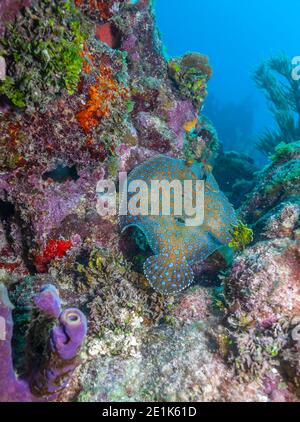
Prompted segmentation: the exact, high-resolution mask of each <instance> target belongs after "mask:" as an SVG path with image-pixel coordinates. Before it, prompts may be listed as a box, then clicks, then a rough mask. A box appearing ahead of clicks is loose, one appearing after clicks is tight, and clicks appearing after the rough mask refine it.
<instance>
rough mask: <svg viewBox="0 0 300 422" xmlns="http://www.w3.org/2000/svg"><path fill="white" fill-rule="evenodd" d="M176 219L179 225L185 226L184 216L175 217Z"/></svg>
mask: <svg viewBox="0 0 300 422" xmlns="http://www.w3.org/2000/svg"><path fill="white" fill-rule="evenodd" d="M175 221H176V223H177V224H178V225H179V226H185V219H184V218H183V217H175Z"/></svg>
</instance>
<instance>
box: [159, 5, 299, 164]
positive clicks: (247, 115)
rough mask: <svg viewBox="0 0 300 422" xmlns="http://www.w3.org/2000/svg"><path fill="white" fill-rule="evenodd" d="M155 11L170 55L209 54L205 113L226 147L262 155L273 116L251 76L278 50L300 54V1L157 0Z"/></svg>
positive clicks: (290, 54)
mask: <svg viewBox="0 0 300 422" xmlns="http://www.w3.org/2000/svg"><path fill="white" fill-rule="evenodd" d="M155 9H156V16H157V23H158V27H159V29H160V32H161V37H162V40H163V42H164V44H165V47H166V51H167V53H168V54H169V55H170V56H179V55H182V54H183V53H185V52H186V51H198V52H201V53H203V54H206V55H208V56H209V58H210V62H211V64H212V66H213V70H214V75H213V78H212V80H211V81H210V83H209V96H208V98H207V101H206V106H205V109H204V113H205V114H207V116H208V117H210V118H211V120H213V122H214V124H215V126H216V128H217V130H218V132H219V135H220V138H221V139H222V141H223V142H224V144H225V147H226V148H227V149H236V150H241V151H247V152H249V153H250V154H252V155H255V156H256V158H258V159H259V158H260V156H259V154H258V153H257V151H256V148H255V138H256V135H257V134H258V133H260V132H261V131H262V130H263V129H264V128H265V127H268V128H270V127H272V125H273V120H272V118H271V116H270V113H269V111H268V108H267V104H266V100H265V97H264V96H263V94H262V93H261V92H260V91H259V90H258V89H257V87H256V86H255V84H254V82H253V81H252V79H251V75H252V73H253V70H254V69H255V67H256V66H257V65H259V64H260V62H261V61H262V60H264V59H267V58H269V57H270V56H272V55H274V54H277V53H280V52H285V53H287V54H288V55H289V56H291V57H294V56H299V55H300V43H299V38H300V25H299V16H300V1H299V0H210V1H207V0H185V1H182V0H156V2H155ZM233 122H236V125H234V123H233ZM237 132H239V133H238V136H237ZM243 140H244V141H243Z"/></svg>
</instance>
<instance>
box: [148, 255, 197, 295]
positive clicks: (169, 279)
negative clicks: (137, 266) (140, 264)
mask: <svg viewBox="0 0 300 422" xmlns="http://www.w3.org/2000/svg"><path fill="white" fill-rule="evenodd" d="M144 273H145V276H146V277H147V279H148V281H149V283H150V284H151V286H152V287H153V288H154V289H155V290H157V291H159V292H160V293H162V294H165V295H170V294H173V293H177V292H180V291H181V290H184V289H185V288H187V287H188V286H190V285H191V284H192V283H193V282H194V272H193V270H192V268H191V266H190V264H189V263H188V262H187V260H186V258H185V257H183V256H178V257H177V256H174V257H173V258H171V257H170V256H169V255H167V254H162V255H156V256H151V257H150V258H148V259H147V261H146V262H145V263H144Z"/></svg>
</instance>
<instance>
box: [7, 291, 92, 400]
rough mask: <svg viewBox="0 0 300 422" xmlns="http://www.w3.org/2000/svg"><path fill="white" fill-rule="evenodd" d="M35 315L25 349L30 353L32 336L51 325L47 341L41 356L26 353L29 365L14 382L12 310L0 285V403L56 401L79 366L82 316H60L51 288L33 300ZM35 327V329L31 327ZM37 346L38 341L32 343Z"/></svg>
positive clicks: (72, 311) (83, 326)
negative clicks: (23, 374)
mask: <svg viewBox="0 0 300 422" xmlns="http://www.w3.org/2000/svg"><path fill="white" fill-rule="evenodd" d="M33 302H34V304H35V307H36V308H35V309H34V311H33V316H34V315H35V314H38V316H39V317H38V318H37V320H38V322H36V323H35V322H34V321H33V323H32V328H31V330H29V334H28V335H29V338H30V337H33V338H30V341H29V342H28V348H29V349H30V348H32V349H34V347H32V346H33V345H34V341H35V339H34V336H38V335H39V333H40V332H41V331H40V330H39V329H37V328H39V327H40V326H41V324H49V322H50V321H51V322H52V328H51V327H50V328H49V330H48V331H47V330H46V333H47V336H48V339H46V345H45V348H44V353H43V355H42V356H36V362H38V364H36V365H34V364H33V363H32V361H33V357H34V353H35V352H36V350H30V352H31V363H29V365H28V368H29V369H28V375H27V377H26V379H24V380H20V379H18V377H17V375H16V373H15V371H14V368H13V362H12V347H11V340H12V335H13V319H12V309H13V305H12V304H11V302H10V300H9V297H8V293H7V289H6V287H5V286H4V285H0V402H5V401H14V402H21V401H23V402H27V401H51V400H54V399H56V398H57V396H58V395H59V393H61V391H62V390H63V389H64V388H65V387H66V385H67V383H68V381H69V380H70V377H71V375H72V372H73V371H74V369H75V368H76V366H77V365H78V364H79V360H78V358H77V355H78V352H79V349H80V347H81V345H82V343H83V341H84V338H85V335H86V332H87V322H86V318H85V316H84V314H83V313H82V312H80V311H79V310H78V309H72V308H71V309H67V310H65V311H64V312H61V304H60V298H59V294H58V291H57V289H56V288H55V287H54V286H52V285H46V286H44V287H43V288H42V289H41V291H40V293H39V294H38V295H37V296H36V297H35V298H34V299H33ZM36 324H39V325H38V327H36V326H35V325H36ZM36 341H37V343H39V341H40V339H37V340H36Z"/></svg>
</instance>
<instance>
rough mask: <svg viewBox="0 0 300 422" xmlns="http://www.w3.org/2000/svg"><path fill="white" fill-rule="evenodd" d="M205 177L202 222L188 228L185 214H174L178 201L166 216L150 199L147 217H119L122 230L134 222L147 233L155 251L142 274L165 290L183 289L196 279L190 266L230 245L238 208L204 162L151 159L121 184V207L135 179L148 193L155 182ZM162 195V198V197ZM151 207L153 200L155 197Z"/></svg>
mask: <svg viewBox="0 0 300 422" xmlns="http://www.w3.org/2000/svg"><path fill="white" fill-rule="evenodd" d="M174 180H179V181H180V182H181V183H182V184H183V183H184V181H187V180H189V181H192V183H194V182H196V181H197V180H204V189H203V190H204V202H203V205H202V206H203V208H204V220H203V223H202V224H201V225H199V226H195V227H193V226H188V225H187V224H186V221H187V220H186V215H185V214H183V215H181V216H179V215H176V213H175V212H174V210H175V207H174V201H172V199H171V201H170V210H171V212H170V215H164V213H163V212H162V208H160V212H159V213H158V214H157V215H151V209H152V208H151V203H150V197H151V195H149V199H147V201H148V203H149V213H148V215H141V214H140V215H133V214H131V213H130V207H129V212H128V213H127V215H120V216H119V222H120V227H121V230H122V232H123V231H125V230H126V229H127V228H129V227H132V226H136V227H138V228H139V229H140V230H141V231H142V232H143V233H144V235H145V236H146V238H147V241H148V243H149V245H150V247H151V249H152V251H153V253H154V254H155V255H154V256H152V257H150V258H148V259H147V260H146V262H145V264H144V273H145V276H146V277H147V279H148V281H149V283H150V284H151V286H152V287H153V288H154V289H155V290H157V291H159V292H160V293H163V294H173V293H176V292H179V291H181V290H183V289H185V288H186V287H188V286H189V285H191V284H192V283H193V282H194V274H193V270H192V265H193V264H194V263H196V262H199V261H202V262H203V261H204V260H205V259H206V258H207V257H208V256H210V255H211V254H213V253H214V252H215V251H216V250H218V249H220V248H222V247H223V246H224V245H227V244H228V243H229V242H230V240H231V235H230V231H231V228H232V225H233V224H236V223H237V219H236V216H235V212H234V209H233V207H232V206H231V204H230V203H229V202H228V200H227V198H226V197H225V195H224V194H223V193H222V192H221V191H220V189H219V187H218V184H217V182H216V180H215V178H214V177H213V175H212V174H211V173H210V172H209V173H207V172H206V171H205V169H204V166H203V165H202V164H198V163H196V164H193V165H192V166H191V165H190V164H187V163H185V162H184V161H183V160H179V159H174V158H170V157H166V156H158V157H154V158H151V159H149V160H148V161H146V162H144V163H143V164H141V165H139V166H138V167H136V168H135V169H134V170H133V171H132V172H131V173H130V174H129V176H128V182H127V184H126V185H125V186H124V187H123V192H121V193H122V198H121V207H122V206H124V202H125V201H126V206H127V205H128V204H129V203H130V200H131V199H132V197H133V196H134V193H129V192H127V191H126V195H124V189H126V190H127V189H128V186H130V184H131V182H133V183H135V182H137V181H142V182H145V183H146V185H147V187H148V188H149V191H151V186H152V183H151V182H153V181H159V182H162V181H168V182H172V181H174ZM160 199H161V198H160ZM152 207H153V201H152Z"/></svg>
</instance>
